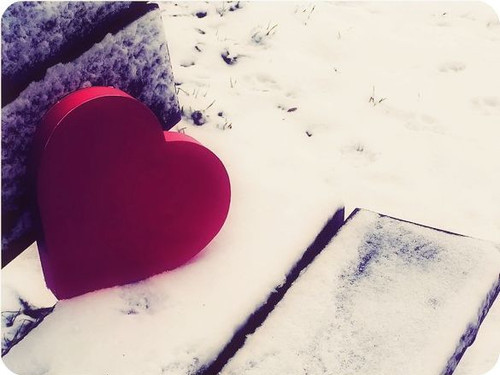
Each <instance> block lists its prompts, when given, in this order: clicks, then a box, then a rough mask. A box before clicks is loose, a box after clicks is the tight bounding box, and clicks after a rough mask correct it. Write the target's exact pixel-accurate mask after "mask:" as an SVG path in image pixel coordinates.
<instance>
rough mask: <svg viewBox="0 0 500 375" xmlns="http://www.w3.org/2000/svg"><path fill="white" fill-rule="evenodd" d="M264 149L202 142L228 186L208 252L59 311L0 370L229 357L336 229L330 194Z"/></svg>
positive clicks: (148, 368) (202, 364) (109, 367)
mask: <svg viewBox="0 0 500 375" xmlns="http://www.w3.org/2000/svg"><path fill="white" fill-rule="evenodd" d="M250 118H251V117H250ZM256 125H259V126H262V127H265V126H266V124H265V123H262V124H260V123H258V122H256ZM275 142H276V139H275V138H273V137H272V136H268V137H267V138H262V137H260V135H259V134H256V136H255V137H249V136H248V134H247V133H245V132H239V131H238V129H235V131H234V132H231V133H221V134H220V135H218V136H217V137H214V139H213V140H212V141H211V142H210V143H208V142H207V144H209V145H210V146H211V148H212V149H213V150H215V151H216V152H217V154H218V156H220V157H221V160H223V162H224V163H225V165H226V167H227V169H228V173H229V175H230V177H231V186H232V202H231V208H230V211H229V216H228V219H227V221H226V223H225V225H224V227H223V228H222V230H221V232H220V233H219V234H218V235H217V237H216V238H215V239H214V241H213V242H212V243H211V244H210V245H209V246H208V247H207V248H206V249H205V250H203V251H202V252H201V253H200V254H199V255H198V256H197V257H195V258H194V259H193V260H192V261H191V262H190V263H189V264H187V265H185V266H183V267H180V268H178V269H175V270H173V271H169V272H165V273H163V274H160V275H157V276H154V277H152V278H149V279H147V280H144V281H142V282H139V283H137V284H132V285H125V286H122V287H115V288H110V289H106V290H100V291H97V292H93V293H88V294H85V295H82V296H80V297H76V298H73V299H69V300H64V301H59V302H58V303H57V304H56V306H55V308H54V311H53V312H52V313H51V314H50V315H48V316H47V317H45V319H44V320H43V322H41V323H40V324H39V325H38V326H37V327H36V328H35V329H34V330H33V331H31V332H30V333H29V334H28V335H27V336H26V337H25V338H24V339H23V340H22V341H20V342H19V343H18V344H17V345H15V346H14V347H13V348H12V349H11V350H10V351H9V352H8V354H7V355H5V356H4V357H3V360H4V363H5V364H6V365H7V366H8V367H9V368H10V369H11V370H12V371H14V372H15V373H17V374H33V373H40V372H41V371H42V370H43V371H46V372H47V373H50V374H51V375H58V374H69V373H71V374H104V373H105V374H109V375H114V374H117V375H118V374H120V375H124V374H131V375H132V374H133V375H136V374H162V373H163V374H188V373H195V372H198V371H204V369H206V368H208V367H209V366H210V365H211V364H212V363H213V361H215V360H220V358H224V356H222V357H221V353H222V352H224V353H225V355H231V354H230V353H229V354H228V349H227V348H228V345H229V344H230V343H232V344H231V345H233V344H234V345H236V344H237V343H238V341H239V338H241V332H244V334H245V333H249V332H251V331H252V328H255V325H259V324H260V321H261V320H262V318H263V317H265V314H262V312H260V311H261V310H260V308H261V307H262V306H266V302H267V301H268V300H269V298H270V296H271V300H272V298H273V297H272V296H273V292H274V291H275V290H276V289H277V288H278V289H280V286H281V285H283V284H284V283H286V280H287V275H289V273H290V271H291V270H292V268H293V267H294V265H296V264H297V262H299V261H300V260H301V259H302V258H303V256H304V252H306V249H308V248H309V250H311V249H314V251H313V252H319V250H321V246H317V245H315V246H312V247H309V246H310V245H311V244H312V243H313V242H315V239H316V237H317V236H318V233H320V232H321V233H322V235H321V236H320V237H322V238H320V239H319V240H318V241H316V244H320V245H326V243H327V242H328V240H329V239H330V237H331V236H333V234H334V233H335V231H336V229H338V227H339V226H340V224H341V222H342V221H343V220H342V218H343V211H342V204H341V203H340V201H339V195H338V193H337V192H334V191H332V189H331V187H329V186H328V185H327V184H325V183H324V182H323V181H322V180H321V179H320V177H321V175H319V174H317V173H316V172H315V171H314V170H313V169H311V168H309V166H310V163H309V162H308V160H307V159H305V158H303V157H302V155H300V154H299V155H294V154H293V153H289V152H275V149H274V148H273V147H272V146H273V145H275ZM249 155H254V156H253V157H249ZM261 159H262V160H265V161H266V162H261ZM298 170H300V173H297V171H298ZM325 225H326V229H325V230H324V231H322V228H324V227H325ZM325 233H326V234H327V235H326V236H325ZM313 252H311V251H308V252H307V253H306V255H307V254H308V255H307V256H306V258H307V257H308V256H311V255H314V254H313ZM19 278H20V279H22V276H20V275H19ZM280 290H282V291H283V289H280ZM271 305H272V303H271ZM271 305H268V306H271ZM256 312H257V316H258V318H259V319H257V320H255V319H254V318H250V317H252V314H254V313H256ZM249 319H250V324H249V325H247V324H246V323H247V321H248V320H249ZM252 325H253V327H252ZM235 337H236V339H235ZM235 343H236V344H235ZM236 347H237V345H236ZM236 347H235V349H236ZM235 349H234V350H235Z"/></svg>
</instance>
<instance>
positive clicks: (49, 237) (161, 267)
mask: <svg viewBox="0 0 500 375" xmlns="http://www.w3.org/2000/svg"><path fill="white" fill-rule="evenodd" d="M33 151H34V153H33V155H34V165H33V166H34V171H35V173H36V175H35V184H36V200H37V211H38V215H39V223H40V228H39V231H38V232H39V234H38V240H37V241H38V244H39V251H40V258H41V261H42V267H43V271H44V275H45V280H46V283H47V286H48V287H49V288H50V289H51V290H52V291H53V293H54V295H55V296H56V297H58V298H60V299H64V298H70V297H73V296H76V295H80V294H83V293H86V292H89V291H93V290H97V289H102V288H106V287H110V286H115V285H122V284H126V283H130V282H135V281H139V280H142V279H144V278H147V277H149V276H152V275H155V274H157V273H160V272H163V271H166V270H171V269H173V268H176V267H178V266H180V265H182V264H184V263H186V262H187V261H188V260H189V259H191V258H192V257H193V256H194V255H196V254H197V253H198V252H200V251H201V250H202V249H203V248H205V247H206V245H207V244H208V243H209V242H210V241H211V240H212V239H213V238H214V237H215V235H216V234H217V233H218V232H219V230H220V229H221V227H222V225H223V223H224V221H225V219H226V217H227V214H228V210H229V203H230V195H231V192H230V183H229V177H228V174H227V172H226V169H225V168H224V165H223V164H222V162H221V161H220V160H219V159H218V158H217V156H216V155H215V154H214V153H212V152H211V151H210V150H208V149H207V148H205V147H203V146H202V145H201V144H199V143H198V142H197V141H195V140H194V139H193V138H191V137H188V136H186V135H184V134H179V133H173V132H163V131H162V129H161V125H160V123H159V121H158V119H157V118H156V117H155V115H154V114H153V113H152V112H151V111H150V110H149V108H147V107H146V106H145V105H143V104H142V103H140V102H139V101H138V100H136V99H134V98H132V97H131V96H129V95H128V94H126V93H124V92H122V91H120V90H117V89H114V88H111V87H92V88H87V89H82V90H79V91H76V92H74V93H72V94H70V95H68V96H67V97H65V98H63V99H62V100H61V101H59V102H58V103H57V104H56V105H55V106H53V107H52V108H51V109H50V110H49V111H48V112H47V114H46V115H45V116H44V118H43V120H42V123H41V124H40V127H39V129H38V130H37V133H36V135H35V142H34V147H33Z"/></svg>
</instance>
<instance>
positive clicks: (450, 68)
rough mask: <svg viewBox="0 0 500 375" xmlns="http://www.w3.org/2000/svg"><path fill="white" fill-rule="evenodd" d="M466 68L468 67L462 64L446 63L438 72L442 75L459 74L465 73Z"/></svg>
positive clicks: (456, 62) (455, 62)
mask: <svg viewBox="0 0 500 375" xmlns="http://www.w3.org/2000/svg"><path fill="white" fill-rule="evenodd" d="M465 68H466V65H465V64H464V63H462V62H458V61H448V62H446V63H443V64H441V65H440V66H439V68H438V70H439V71H440V72H441V73H448V72H454V73H458V72H462V71H464V70H465Z"/></svg>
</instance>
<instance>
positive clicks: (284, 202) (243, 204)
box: [4, 2, 500, 375]
mask: <svg viewBox="0 0 500 375" xmlns="http://www.w3.org/2000/svg"><path fill="white" fill-rule="evenodd" d="M235 5H236V3H200V2H189V3H178V4H177V5H175V4H174V3H167V4H162V8H163V16H164V26H165V30H166V32H167V39H168V43H169V51H170V55H171V61H172V64H173V69H174V77H175V81H176V83H177V85H176V88H177V94H178V97H179V101H180V103H181V105H182V106H183V109H184V118H183V120H182V122H181V123H179V124H178V125H177V126H176V127H175V128H174V130H177V131H184V132H186V133H187V134H189V135H191V136H194V137H195V138H197V139H198V140H200V141H201V142H202V143H203V144H205V145H207V146H208V147H210V148H211V149H212V150H213V151H214V152H215V153H217V155H218V156H219V157H220V158H221V159H222V160H223V162H224V163H225V165H226V167H227V168H228V171H229V174H230V176H231V179H232V183H233V201H232V207H231V211H230V216H229V219H228V222H227V223H226V225H225V227H224V228H223V230H222V232H221V233H220V234H219V235H218V237H217V238H216V239H215V241H214V242H213V243H212V244H211V245H209V247H208V248H207V249H206V250H205V251H204V252H202V253H201V254H200V256H199V257H198V258H196V259H194V260H193V261H192V262H191V263H190V264H188V265H186V266H185V267H182V268H180V269H178V270H175V271H173V272H169V273H165V274H163V275H159V276H156V277H153V278H151V279H148V280H146V281H144V282H142V283H139V284H137V285H130V286H125V287H120V288H113V289H108V290H104V291H100V292H96V293H91V294H88V295H85V296H82V297H79V298H75V299H73V300H68V301H62V302H59V303H58V304H57V306H56V308H55V310H54V312H53V313H52V314H51V315H50V316H48V317H47V318H46V319H45V320H44V322H43V323H42V324H40V325H39V326H38V327H37V328H36V329H35V330H34V331H32V332H31V333H30V334H29V335H28V336H27V337H26V338H25V339H24V340H23V341H22V342H21V343H19V344H18V345H17V346H16V347H14V348H13V349H12V350H11V352H10V353H9V354H8V355H7V356H5V357H4V360H5V362H6V364H7V365H8V366H9V367H10V368H11V369H13V370H15V371H16V372H18V373H20V374H22V373H28V372H30V373H40V374H41V373H44V372H46V373H50V374H65V373H75V369H78V370H79V371H81V373H82V374H84V373H85V374H88V373H108V374H115V373H116V374H117V373H125V374H127V373H129V374H137V373H145V374H148V373H161V372H162V371H163V372H164V373H168V374H178V373H179V374H180V373H183V374H185V373H190V372H191V373H192V372H194V371H196V370H197V369H198V368H200V367H201V366H202V365H203V364H204V363H205V362H206V361H209V360H211V359H213V357H214V356H215V355H217V353H218V350H220V348H222V347H223V346H224V345H225V343H226V342H227V340H228V339H229V338H230V337H231V335H232V333H233V331H234V329H235V328H237V327H238V325H239V324H240V323H241V322H242V321H244V320H245V318H246V316H247V315H248V313H249V312H250V311H252V310H253V309H254V308H255V307H256V306H258V305H259V303H261V302H262V301H263V299H265V296H266V295H267V293H268V292H269V291H270V290H271V289H272V288H273V286H275V285H278V284H279V283H280V281H281V280H282V278H283V275H284V274H285V273H286V271H287V269H288V267H289V266H290V265H291V264H293V262H294V261H295V260H296V259H297V258H298V257H299V256H300V254H301V252H302V251H303V250H305V248H306V247H307V245H308V244H309V243H310V242H311V240H312V239H313V238H314V236H315V235H316V234H317V232H318V231H319V230H320V229H321V226H322V225H323V223H324V222H325V220H326V219H327V218H328V216H329V215H331V214H333V212H334V210H335V208H336V207H337V206H338V204H339V203H338V202H340V201H344V202H345V203H346V208H347V210H346V212H349V211H350V210H351V209H353V208H355V207H364V208H368V209H371V210H373V211H377V212H382V213H385V214H388V215H391V216H394V217H398V218H401V219H406V220H410V221H413V222H418V223H424V224H426V225H429V226H433V227H437V228H441V229H444V230H449V231H453V232H457V233H462V234H465V235H467V236H472V237H475V238H481V239H484V240H489V241H494V242H500V211H499V210H498V207H500V194H499V192H500V175H498V173H495V171H497V170H499V167H500V165H499V164H500V157H499V156H500V155H499V151H498V139H499V138H498V136H499V135H500V129H499V127H498V123H499V119H500V96H499V95H500V94H499V92H498V87H500V74H499V73H498V66H500V48H499V47H500V22H499V20H498V17H497V16H496V15H495V14H494V12H493V11H492V10H491V9H490V8H489V7H488V6H486V5H484V4H482V3H471V2H463V3H458V2H451V3H448V2H447V3H431V2H425V3H404V4H399V3H368V2H361V3H330V2H321V3H319V2H318V3H297V2H283V3H268V2H265V3H260V2H252V3H240V6H238V7H236V6H235ZM231 7H233V10H230V9H231ZM200 11H201V12H207V15H206V16H205V17H202V18H199V17H198V16H196V13H197V12H200ZM222 55H224V56H225V60H227V61H229V62H232V64H228V63H226V62H225V60H224V59H223V57H222ZM371 98H373V99H372V100H371ZM294 108H296V109H294ZM196 111H198V112H199V113H201V115H202V118H203V122H204V124H203V125H202V126H196V125H195V124H194V121H193V117H192V115H193V113H195V112H196ZM194 118H199V114H196V115H195V116H194ZM309 135H310V136H309ZM443 290H444V289H443ZM462 302H463V301H462ZM498 305H499V302H498V301H497V302H496V304H495V305H494V306H493V309H492V313H490V314H489V315H488V316H487V318H486V320H485V321H484V324H483V327H482V329H480V330H479V335H478V338H477V340H476V342H475V343H474V345H473V346H472V347H471V349H469V350H468V351H467V352H466V355H465V356H464V358H463V359H462V361H461V363H460V364H459V366H458V368H457V369H456V371H455V374H458V375H468V374H480V373H483V372H486V371H487V370H488V369H489V368H491V366H492V365H493V364H494V362H495V360H496V358H498V354H499V347H500V338H499V337H498V335H497V334H495V333H496V332H498V331H499V330H500V319H499V316H500V315H499V309H498ZM474 306H477V305H476V304H475V305H474ZM474 306H472V305H469V304H466V303H463V309H469V308H473V307H474ZM461 308H462V307H461ZM127 312H130V313H129V314H127Z"/></svg>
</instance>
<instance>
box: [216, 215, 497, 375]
mask: <svg viewBox="0 0 500 375" xmlns="http://www.w3.org/2000/svg"><path fill="white" fill-rule="evenodd" d="M499 274H500V246H498V245H495V244H492V243H489V242H484V241H480V240H476V239H472V238H467V237H463V236H459V235H455V234H451V233H448V232H443V231H439V230H435V229H432V228H428V227H423V226H419V225H416V224H413V223H408V222H404V221H400V220H397V219H394V218H390V217H387V216H383V215H379V214H376V213H373V212H370V211H364V210H357V211H355V213H354V214H353V215H351V217H350V219H349V220H348V221H347V223H346V224H345V225H344V227H343V228H342V229H341V230H340V231H339V233H338V234H337V236H336V237H335V238H334V239H333V241H332V242H331V243H330V245H329V246H328V247H327V248H326V249H325V250H324V251H323V252H322V253H321V254H320V255H319V256H318V257H317V258H316V259H315V261H314V262H313V263H312V264H311V265H310V266H309V267H308V268H307V269H306V270H305V271H304V272H303V273H302V275H301V276H300V277H299V279H298V280H297V281H296V282H295V283H294V284H293V286H292V287H291V288H290V290H289V291H288V293H287V294H286V295H285V297H284V298H283V299H282V301H281V302H280V303H279V304H278V305H277V306H276V308H275V309H274V311H273V312H272V313H271V314H270V316H269V318H268V319H267V320H266V321H265V323H264V324H263V325H262V326H261V327H260V328H258V329H257V331H256V332H255V333H254V334H253V335H252V336H249V337H248V339H247V341H246V343H245V346H244V347H243V348H242V349H241V350H240V351H238V353H237V354H236V355H235V356H234V357H233V359H231V361H230V362H229V363H228V364H227V366H226V367H224V369H223V371H222V374H224V375H233V374H238V375H243V374H259V375H268V374H310V375H318V374H336V375H343V374H372V375H377V374H418V375H437V374H451V373H452V372H453V371H454V369H455V367H456V365H457V363H458V361H459V360H460V358H461V356H462V354H463V353H464V351H465V350H466V348H467V347H468V346H469V345H470V344H471V343H472V342H473V340H474V338H475V335H476V332H477V330H478V328H479V325H480V323H481V321H482V319H483V318H484V317H485V315H486V313H487V311H488V309H489V307H490V306H491V304H492V303H493V301H494V299H495V297H496V296H497V294H498V291H499Z"/></svg>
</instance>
